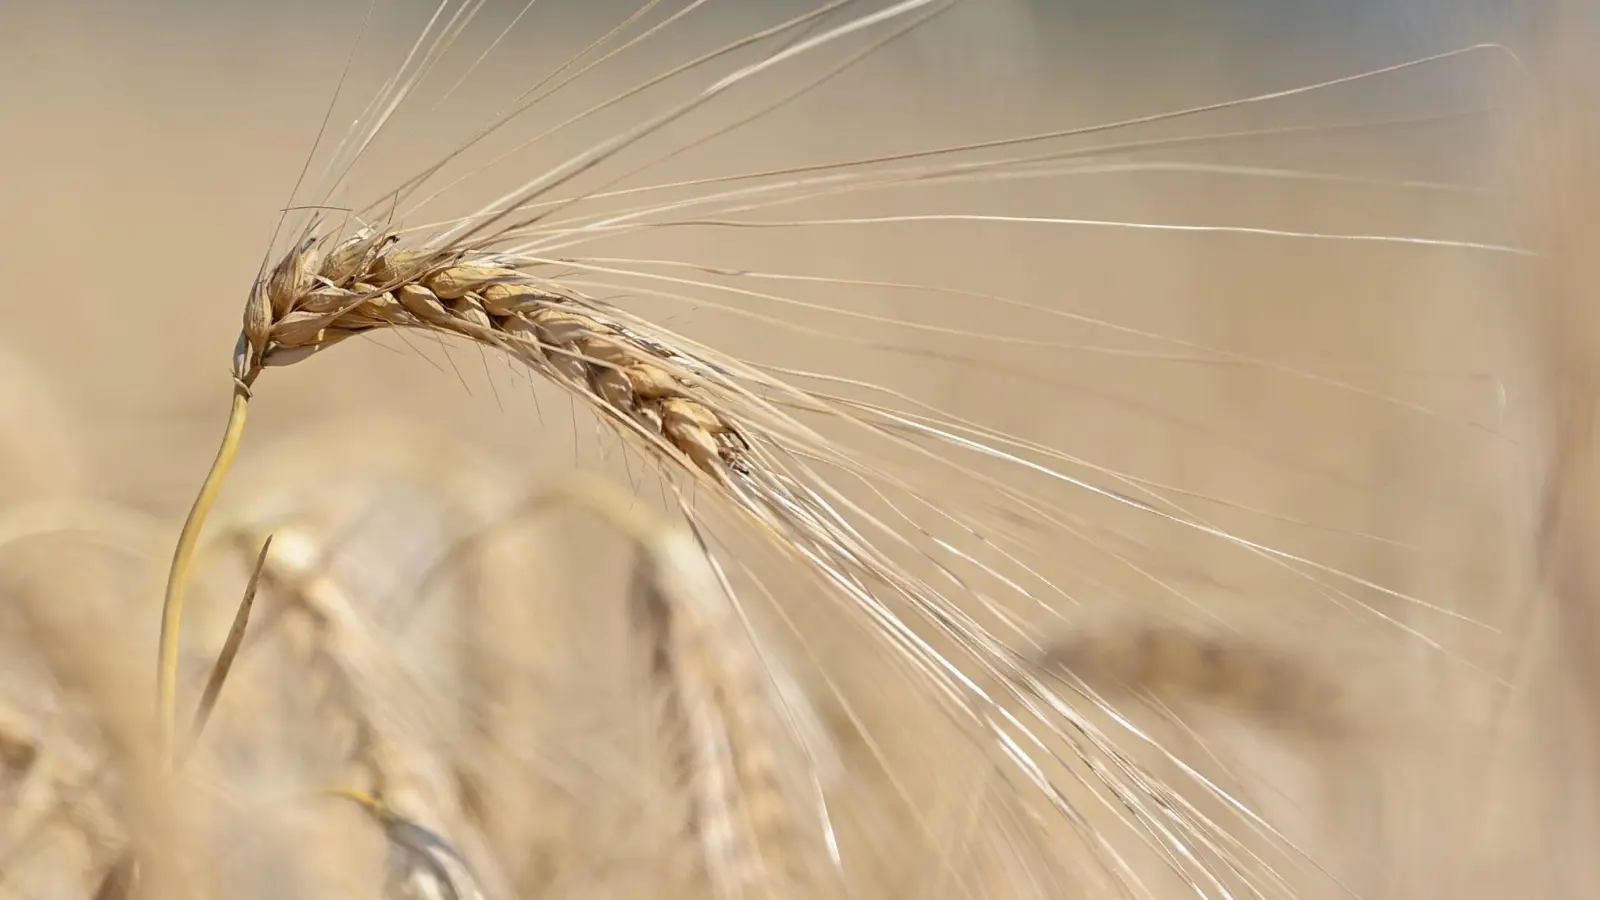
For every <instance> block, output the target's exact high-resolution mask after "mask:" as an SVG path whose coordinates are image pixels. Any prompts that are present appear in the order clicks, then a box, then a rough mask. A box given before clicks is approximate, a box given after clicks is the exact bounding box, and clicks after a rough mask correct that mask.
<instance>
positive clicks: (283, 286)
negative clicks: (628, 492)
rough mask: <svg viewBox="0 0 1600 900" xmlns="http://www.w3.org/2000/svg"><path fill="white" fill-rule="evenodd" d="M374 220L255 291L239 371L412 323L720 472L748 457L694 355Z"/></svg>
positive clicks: (305, 250)
mask: <svg viewBox="0 0 1600 900" xmlns="http://www.w3.org/2000/svg"><path fill="white" fill-rule="evenodd" d="M397 244H398V238H397V236H395V235H392V234H385V233H382V232H378V231H376V230H372V229H364V230H363V231H361V232H359V233H357V234H356V235H355V236H353V237H351V238H349V239H347V240H345V241H343V242H342V243H339V244H338V245H337V246H335V247H334V248H333V249H332V250H331V251H329V252H328V253H327V254H326V256H323V255H321V254H319V252H318V250H317V245H316V243H315V242H314V241H308V242H306V243H305V244H302V245H301V246H300V247H299V248H298V249H297V251H296V252H293V253H290V254H289V255H288V256H287V257H285V258H284V259H283V260H282V261H281V262H280V263H279V264H278V266H277V268H276V269H274V270H273V272H272V273H271V275H270V277H268V278H266V279H264V280H263V281H262V282H261V283H260V284H259V285H258V286H257V288H256V290H255V291H254V292H253V293H252V295H251V297H250V301H249V303H248V304H247V306H246V310H245V319H244V330H243V336H242V341H241V347H240V348H239V353H238V357H237V359H236V362H235V375H236V377H238V378H239V379H240V380H241V381H242V382H244V383H245V384H246V385H248V384H249V383H251V382H253V381H254V378H255V376H256V374H258V373H259V371H260V368H261V367H263V366H278V365H288V364H290V363H293V362H296V361H298V360H301V359H304V358H305V357H307V356H309V355H310V354H312V353H315V352H317V351H319V350H321V349H324V348H326V347H330V346H332V345H334V344H336V343H338V342H340V341H342V340H344V339H346V338H348V337H351V336H353V335H356V334H360V333H362V332H364V331H371V330H375V329H384V328H412V329H423V330H429V331H433V332H440V333H445V334H451V335H458V336H461V337H465V338H467V339H469V340H472V341H475V342H478V343H480V344H484V345H488V346H492V347H497V348H500V349H501V350H504V351H505V352H507V353H509V354H511V355H512V356H513V357H515V358H517V359H519V360H521V361H523V362H524V363H526V364H528V365H530V366H532V367H533V368H534V369H535V370H537V371H538V372H540V373H541V374H542V375H544V376H546V377H548V378H550V379H552V380H553V381H555V382H556V383H558V384H562V385H564V386H566V387H568V388H571V389H573V390H575V391H577V392H578V393H580V394H581V395H583V396H585V397H587V398H588V399H589V400H590V401H591V402H592V403H593V404H594V405H595V407H596V408H598V409H599V410H601V411H602V412H603V413H604V414H606V415H608V416H609V417H611V418H612V419H614V420H616V421H618V422H620V423H622V424H623V425H624V427H628V428H631V429H633V430H635V431H636V432H638V433H640V434H641V435H643V436H644V437H645V438H646V439H648V440H651V441H652V442H653V443H656V444H657V445H658V446H661V447H663V448H667V449H670V450H671V451H673V452H675V453H678V454H681V455H682V456H683V457H684V458H686V459H687V460H688V461H689V462H691V463H692V464H693V465H694V466H695V467H696V468H697V469H699V470H700V471H701V472H704V473H705V474H706V475H709V476H711V477H712V478H713V479H716V480H717V481H719V482H724V483H725V480H726V478H727V475H728V473H729V472H730V471H737V470H739V469H740V468H741V467H742V463H741V455H742V453H743V452H744V451H745V450H746V449H748V444H747V443H746V441H745V439H744V437H743V436H742V435H741V433H740V429H739V427H738V426H737V425H736V424H735V423H733V422H731V421H729V419H728V418H727V417H726V416H725V415H723V414H722V413H719V412H717V411H714V410H712V409H711V408H710V407H708V406H707V405H706V404H704V403H703V402H701V401H699V400H697V399H695V396H694V393H695V392H694V390H693V388H692V386H691V384H690V383H689V379H691V378H692V377H693V369H694V364H693V363H692V361H689V360H686V359H683V358H682V357H679V356H677V355H675V354H673V353H672V352H671V351H670V350H668V349H666V348H664V347H661V346H660V345H658V344H656V343H654V342H652V341H650V340H648V339H646V338H644V337H641V336H639V335H637V334H634V333H631V332H630V331H629V330H628V329H627V328H625V327H623V326H621V325H619V324H617V323H615V322H612V321H608V319H607V318H606V316H605V315H604V314H603V313H602V312H600V311H599V310H597V309H595V308H594V307H593V306H592V305H590V304H588V303H586V302H585V301H584V300H583V299H582V298H580V297H578V296H576V295H574V294H572V293H570V292H564V291H557V290H554V289H552V288H551V287H550V286H548V285H542V284H540V283H539V280H538V279H537V278H536V277H534V276H531V275H528V274H526V273H524V272H522V271H519V270H518V269H516V268H512V267H509V266H504V265H500V264H498V261H497V260H495V259H494V258H492V257H489V256H478V255H474V254H472V253H469V252H464V251H449V252H444V251H428V250H401V249H397Z"/></svg>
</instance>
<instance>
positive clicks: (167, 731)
mask: <svg viewBox="0 0 1600 900" xmlns="http://www.w3.org/2000/svg"><path fill="white" fill-rule="evenodd" d="M250 380H253V379H250ZM249 402H250V385H249V382H248V380H245V379H236V380H235V382H234V388H233V408H232V410H230V411H229V413H228V425H227V430H226V431H224V432H223V435H222V445H221V446H220V447H218V448H217V458H216V460H215V461H213V462H212V463H211V470H210V471H209V472H207V473H206V479H205V481H204V482H202V483H201V485H200V493H199V494H198V495H197V496H196V497H195V498H194V505H193V506H192V507H190V509H189V517H188V518H187V519H185V520H184V523H183V530H182V531H180V532H179V533H178V546H177V548H176V549H175V550H174V551H173V554H172V568H171V569H170V570H169V571H168V573H167V591H166V596H165V598H164V599H163V600H162V603H161V640H160V646H159V649H158V650H157V667H156V704H157V706H156V711H157V716H158V719H159V722H158V724H159V726H160V728H161V753H162V759H164V760H166V761H167V763H168V765H169V766H170V765H171V763H172V760H173V759H174V756H173V748H174V740H175V738H174V733H175V728H176V720H177V685H178V637H179V635H180V633H181V632H182V625H183V601H184V592H185V590H186V589H187V588H188V586H189V569H190V565H191V563H192V562H193V561H194V553H195V547H196V546H197V545H198V544H199V542H200V532H201V530H202V529H203V528H205V524H206V516H208V515H209V514H210V513H211V507H212V505H213V504H214V503H215V502H216V499H217V494H219V493H221V491H222V482H223V479H225V478H226V477H227V475H228V470H229V469H230V468H231V467H232V466H233V459H234V457H235V456H236V455H237V453H238V450H239V438H240V436H241V435H242V434H243V433H244V422H245V412H246V409H247V405H248V404H249Z"/></svg>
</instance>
